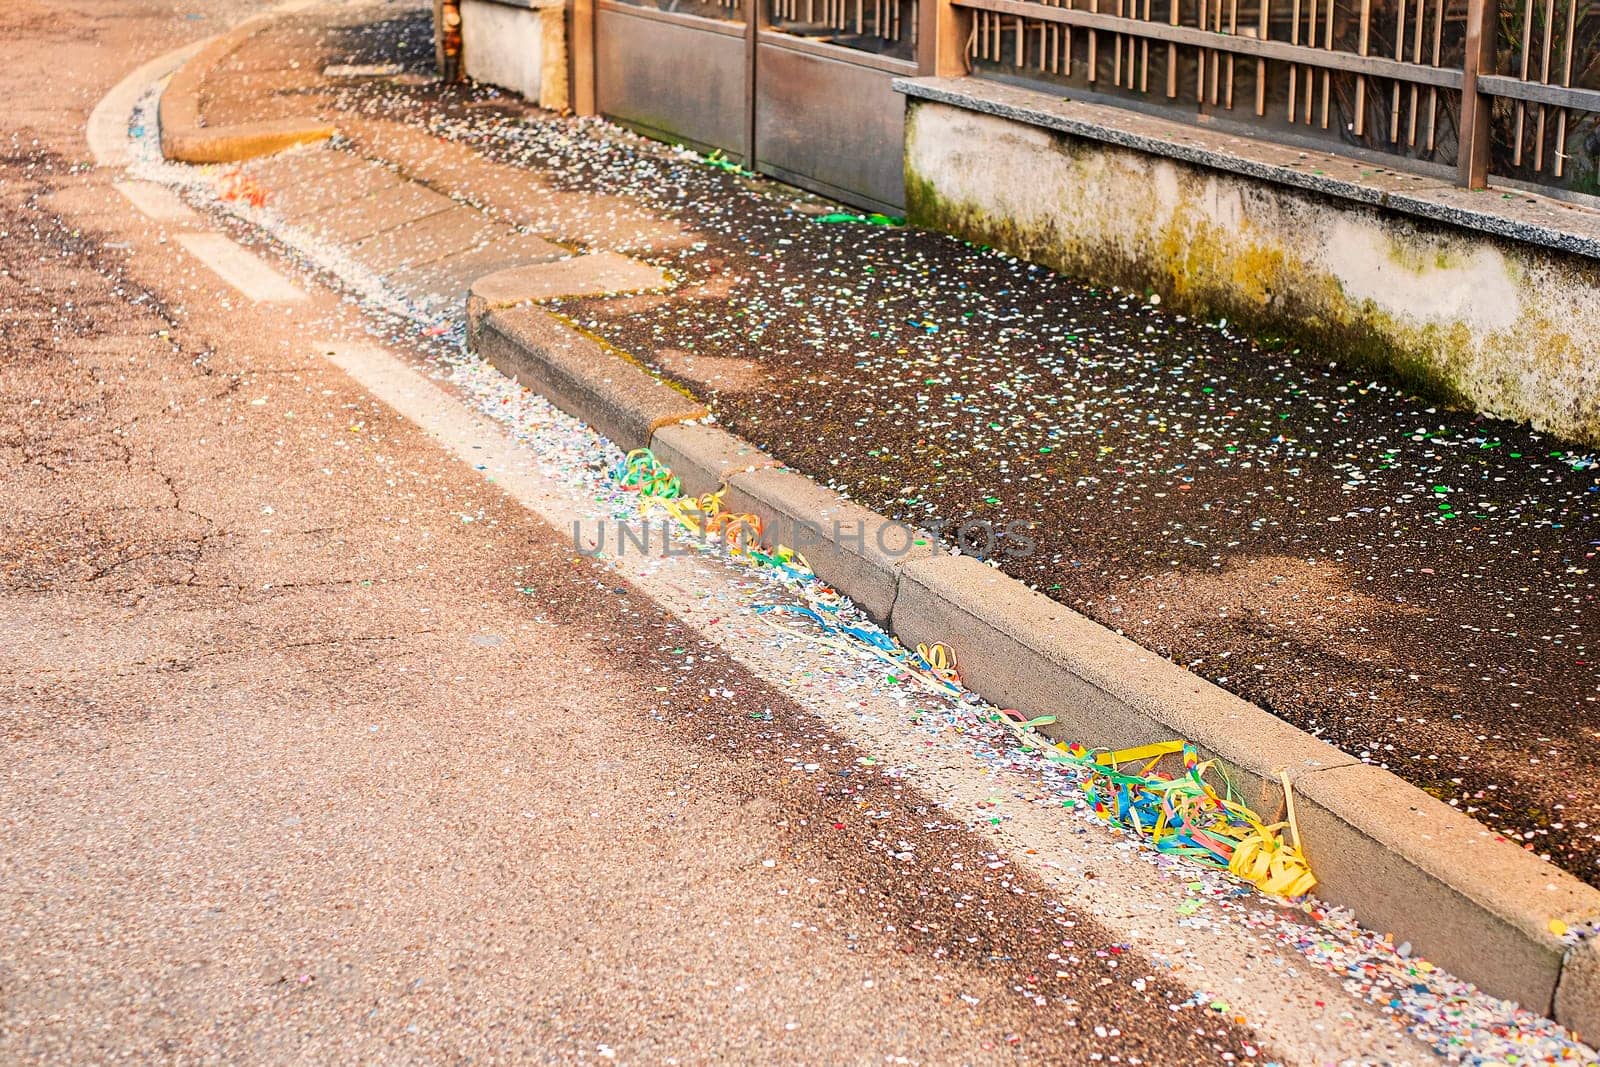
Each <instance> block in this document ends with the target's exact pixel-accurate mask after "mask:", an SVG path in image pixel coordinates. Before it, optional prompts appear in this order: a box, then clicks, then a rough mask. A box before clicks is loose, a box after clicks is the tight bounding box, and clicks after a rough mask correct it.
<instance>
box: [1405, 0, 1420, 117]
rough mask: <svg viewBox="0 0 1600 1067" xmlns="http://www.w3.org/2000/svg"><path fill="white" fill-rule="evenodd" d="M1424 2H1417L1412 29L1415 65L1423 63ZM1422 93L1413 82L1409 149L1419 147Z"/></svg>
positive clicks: (1412, 53)
mask: <svg viewBox="0 0 1600 1067" xmlns="http://www.w3.org/2000/svg"><path fill="white" fill-rule="evenodd" d="M1402 2H1404V0H1402ZM1424 2H1425V0H1417V17H1416V18H1414V19H1412V22H1413V23H1414V24H1415V25H1414V26H1413V27H1412V33H1411V62H1413V63H1420V62H1422V17H1423V10H1422V5H1423V3H1424ZM1420 91H1421V88H1420V87H1419V86H1418V85H1417V83H1416V82H1412V83H1411V114H1410V116H1409V126H1408V128H1407V132H1406V147H1408V148H1415V147H1417V94H1418V93H1419V92H1420Z"/></svg>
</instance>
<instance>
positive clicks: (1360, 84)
mask: <svg viewBox="0 0 1600 1067" xmlns="http://www.w3.org/2000/svg"><path fill="white" fill-rule="evenodd" d="M1467 2H1468V4H1469V5H1470V4H1471V3H1472V2H1473V0H1467ZM1358 33H1359V35H1360V36H1359V38H1358V40H1357V42H1356V52H1357V54H1359V55H1363V56H1364V55H1366V54H1367V48H1368V46H1369V44H1370V43H1371V40H1372V0H1361V26H1360V28H1359V30H1358ZM1366 132H1367V76H1366V75H1365V74H1357V75H1356V122H1355V133H1356V136H1357V137H1362V136H1365V135H1366Z"/></svg>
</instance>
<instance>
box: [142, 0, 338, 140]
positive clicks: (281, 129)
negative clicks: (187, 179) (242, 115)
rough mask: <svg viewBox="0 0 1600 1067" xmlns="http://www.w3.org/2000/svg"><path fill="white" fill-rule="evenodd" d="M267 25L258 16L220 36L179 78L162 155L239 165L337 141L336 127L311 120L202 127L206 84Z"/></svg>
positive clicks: (164, 107)
mask: <svg viewBox="0 0 1600 1067" xmlns="http://www.w3.org/2000/svg"><path fill="white" fill-rule="evenodd" d="M267 21H268V19H267V18H266V17H265V16H258V17H256V18H253V19H247V20H245V21H244V22H242V23H240V24H239V25H238V26H235V27H234V28H233V29H231V30H229V31H228V32H227V33H223V34H219V35H218V36H217V37H215V38H214V39H213V40H212V41H211V42H210V43H209V44H207V45H206V46H205V47H204V48H202V49H200V51H198V52H196V53H195V54H194V56H193V57H191V58H190V59H189V60H188V61H187V62H185V63H184V64H183V66H181V67H179V68H178V69H177V70H176V71H175V72H174V73H173V75H172V80H171V81H169V82H167V87H166V88H165V89H164V90H162V93H161V105H160V108H159V110H158V112H157V116H158V119H159V122H160V126H161V154H162V155H163V156H165V157H166V158H167V159H171V160H176V161H178V162H180V163H236V162H238V161H240V160H244V159H253V158H255V157H256V156H264V155H270V154H271V153H273V152H281V151H282V150H283V149H285V148H293V147H294V146H296V145H303V144H314V143H316V142H318V141H326V140H327V139H328V138H330V137H332V136H333V135H334V133H335V132H336V131H335V130H334V128H333V127H332V126H330V125H328V124H327V123H325V122H320V121H318V120H316V119H310V118H285V119H276V120H273V121H270V122H242V123H238V124H236V125H232V126H204V125H201V120H200V83H201V81H202V80H204V78H205V76H206V75H207V74H208V73H210V72H211V70H212V69H213V68H215V67H216V66H217V64H219V63H221V62H222V61H223V60H224V59H226V58H228V56H230V55H232V54H233V52H234V50H236V49H237V48H238V47H239V46H240V45H242V44H244V42H245V41H246V40H248V39H249V38H250V36H251V35H252V34H254V33H257V32H258V31H260V30H261V29H263V28H264V27H265V26H266V24H267Z"/></svg>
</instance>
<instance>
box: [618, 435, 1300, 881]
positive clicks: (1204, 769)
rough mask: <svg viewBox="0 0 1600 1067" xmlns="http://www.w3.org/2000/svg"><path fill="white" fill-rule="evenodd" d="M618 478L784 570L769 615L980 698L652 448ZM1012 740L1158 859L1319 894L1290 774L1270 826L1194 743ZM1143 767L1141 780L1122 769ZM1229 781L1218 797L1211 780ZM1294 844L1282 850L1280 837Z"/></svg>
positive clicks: (649, 506)
mask: <svg viewBox="0 0 1600 1067" xmlns="http://www.w3.org/2000/svg"><path fill="white" fill-rule="evenodd" d="M611 477H612V480H613V481H614V482H616V484H618V485H619V486H622V487H623V488H625V489H629V490H632V491H634V492H636V493H638V494H639V508H640V513H641V514H644V515H648V514H650V513H651V512H652V511H656V510H660V511H665V512H666V513H667V514H669V515H670V516H671V517H672V518H673V519H675V520H676V521H677V522H678V523H679V525H681V526H682V527H683V528H684V529H685V530H687V531H688V532H689V533H691V534H693V535H695V536H696V537H699V538H701V539H705V538H707V537H710V536H718V537H721V538H722V539H723V542H724V547H725V549H726V550H727V551H728V553H729V554H730V555H731V556H732V557H733V558H735V559H740V560H744V561H746V562H749V563H751V564H754V565H757V566H763V567H770V568H774V569H776V570H778V571H780V572H782V573H783V574H784V576H785V578H786V580H787V582H788V584H790V585H791V588H792V589H793V590H794V592H796V593H798V594H799V595H800V596H801V597H802V598H803V599H804V601H805V604H804V605H768V606H765V607H763V608H758V609H757V610H758V611H761V612H762V613H763V614H772V613H783V614H788V615H790V616H793V617H798V618H802V619H805V620H807V621H809V622H811V623H814V624H815V625H816V626H817V627H818V628H819V629H820V630H821V631H822V634H823V636H824V638H825V639H826V640H827V641H828V642H829V643H832V644H839V645H846V646H848V645H850V644H852V643H853V644H854V645H855V646H856V647H858V648H860V649H862V650H863V651H865V652H866V653H868V654H869V655H872V656H874V657H876V658H878V659H881V660H883V661H884V662H886V663H887V664H889V665H890V666H891V667H894V668H897V669H899V670H901V671H903V672H905V673H906V675H908V676H909V677H912V678H915V679H916V680H917V681H918V682H919V683H921V684H922V685H923V686H925V687H926V688H928V689H929V690H931V691H932V692H935V693H944V694H946V695H949V696H954V697H958V698H960V699H963V700H966V701H969V702H974V703H976V702H979V701H980V700H981V698H980V697H978V696H977V694H975V693H970V692H969V691H967V690H965V689H964V688H963V687H962V686H961V680H960V674H959V672H958V670H957V668H956V663H955V656H954V654H953V653H952V652H951V651H950V649H949V648H948V646H945V645H942V644H939V645H932V646H929V645H919V646H918V647H917V648H916V649H915V650H912V649H907V648H906V647H905V646H903V645H902V644H901V643H900V642H899V641H898V640H897V639H895V638H894V637H893V636H891V635H889V634H886V633H884V632H883V631H882V630H881V629H878V628H876V627H865V626H859V625H854V624H852V623H851V622H849V621H847V618H845V617H842V616H846V615H847V613H848V609H849V607H850V601H849V598H847V597H844V596H842V595H840V594H839V592H838V591H837V590H835V589H833V588H832V587H831V586H829V585H827V584H826V583H824V582H823V581H822V580H821V579H820V578H818V577H817V575H816V573H815V572H813V571H812V569H811V567H810V565H809V564H807V563H806V561H805V558H804V557H803V556H801V555H799V554H798V553H796V552H794V551H793V550H792V549H790V548H788V547H787V546H784V545H778V546H776V547H775V548H774V549H773V550H772V551H770V552H768V551H765V550H763V548H762V547H761V533H762V529H761V520H760V518H759V517H757V516H755V515H747V514H736V513H731V512H729V511H728V510H726V509H725V508H724V507H723V504H722V497H723V495H724V494H725V493H726V492H727V487H726V486H723V487H722V488H721V489H718V490H717V491H716V492H712V493H707V494H705V495H704V496H700V497H685V496H684V495H683V487H682V483H681V482H680V481H679V479H678V478H677V477H676V476H675V475H673V473H672V471H671V470H670V469H669V468H668V467H667V466H666V465H665V464H663V463H662V462H661V461H660V460H659V459H657V458H656V456H655V454H654V453H653V452H651V450H650V449H648V448H639V449H635V450H633V451H632V452H629V453H628V454H627V456H625V457H624V458H623V461H622V462H621V463H620V464H618V465H617V466H616V467H615V468H614V469H613V471H612V474H611ZM994 714H995V715H997V716H998V717H999V718H1000V719H1001V720H1003V721H1004V722H1005V723H1006V724H1007V725H1008V726H1010V727H1011V728H1012V730H1013V731H1014V732H1015V733H1016V735H1017V738H1018V740H1019V741H1021V742H1022V744H1023V745H1024V747H1026V748H1034V749H1038V750H1039V751H1041V752H1043V753H1044V755H1045V758H1046V759H1048V760H1050V761H1051V762H1052V763H1059V764H1065V765H1068V766H1070V767H1072V768H1073V769H1074V770H1075V771H1076V772H1077V774H1078V776H1079V780H1080V781H1081V783H1082V787H1083V792H1084V796H1085V798H1086V799H1087V800H1088V802H1089V806H1090V808H1091V810H1092V811H1093V812H1094V814H1095V815H1096V817H1098V818H1099V819H1101V820H1102V821H1104V822H1106V823H1108V824H1110V825H1114V826H1118V827H1121V828H1122V829H1124V830H1128V831H1131V832H1132V833H1134V834H1135V835H1137V836H1138V837H1139V838H1141V839H1143V840H1145V841H1147V842H1148V843H1149V844H1150V845H1151V846H1153V847H1154V848H1155V849H1157V850H1158V851H1160V852H1165V853H1169V854H1172V855H1176V856H1180V857H1182V858H1184V859H1186V860H1189V861H1191V862H1194V863H1199V864H1204V865H1206V866H1211V867H1216V868H1219V869H1222V870H1226V871H1228V872H1229V873H1231V874H1233V875H1234V876H1235V877H1238V878H1242V879H1243V880H1245V881H1247V882H1250V883H1251V884H1253V885H1254V886H1255V887H1256V888H1258V889H1260V890H1261V891H1262V892H1263V893H1266V894H1267V895H1268V896H1273V897H1282V898H1296V897H1302V896H1304V895H1305V894H1307V893H1309V892H1310V891H1311V889H1312V887H1313V886H1315V885H1316V883H1317V880H1316V876H1315V875H1313V874H1312V873H1311V867H1310V865H1309V864H1308V863H1307V862H1306V859H1305V856H1304V854H1303V853H1302V852H1301V851H1300V845H1299V838H1300V832H1299V827H1298V826H1297V825H1296V824H1295V818H1294V793H1293V790H1292V788H1291V787H1290V785H1289V779H1288V776H1287V775H1284V776H1283V779H1282V780H1283V785H1284V795H1285V797H1286V798H1287V806H1288V811H1289V817H1288V819H1287V820H1286V821H1284V822H1278V823H1272V824H1270V825H1269V824H1268V823H1267V822H1266V821H1265V820H1264V819H1262V818H1261V817H1260V816H1259V815H1257V814H1256V813H1255V812H1254V811H1252V810H1250V808H1249V807H1248V806H1246V805H1245V804H1243V803H1242V802H1240V801H1239V799H1238V798H1237V797H1236V796H1235V794H1234V790H1233V785H1232V783H1231V782H1229V781H1228V778H1227V773H1226V772H1225V771H1223V770H1222V769H1221V767H1220V765H1219V764H1217V762H1216V761H1215V760H1202V759H1201V758H1200V755H1199V752H1198V751H1197V750H1196V748H1195V746H1194V745H1193V744H1191V743H1189V742H1188V741H1183V740H1173V741H1164V742H1160V743H1158V744H1154V745H1144V746H1140V747H1138V748H1133V749H1124V750H1120V751H1110V750H1103V749H1101V750H1091V749H1087V748H1085V747H1084V746H1082V745H1077V744H1063V743H1061V742H1050V741H1047V740H1045V739H1044V738H1043V737H1041V736H1040V735H1039V734H1038V733H1036V732H1035V727H1038V726H1044V725H1048V724H1049V723H1052V722H1054V721H1055V719H1054V718H1053V717H1048V716H1047V717H1043V718H1034V719H1027V718H1025V717H1024V716H1023V715H1021V714H1020V713H1019V712H1017V711H1014V710H1009V709H1003V710H1000V711H998V712H995V713H994ZM1172 756H1178V757H1180V758H1181V760H1182V764H1183V767H1182V770H1181V771H1180V772H1178V773H1167V772H1165V771H1163V770H1162V769H1161V767H1160V765H1161V764H1162V763H1163V761H1165V760H1167V758H1168V757H1172ZM1130 763H1142V764H1143V766H1142V767H1141V768H1139V769H1138V770H1137V771H1130V770H1126V769H1124V765H1125V764H1130ZM1213 772H1214V774H1215V776H1216V777H1218V778H1221V780H1222V791H1221V792H1218V790H1217V789H1216V788H1215V787H1214V786H1213V785H1212V784H1211V782H1210V781H1208V779H1207V775H1208V774H1209V773H1213ZM1285 829H1287V830H1288V831H1289V832H1290V835H1291V837H1292V838H1293V841H1292V842H1290V841H1285V840H1284V837H1283V831H1284V830H1285Z"/></svg>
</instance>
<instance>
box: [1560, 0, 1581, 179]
mask: <svg viewBox="0 0 1600 1067" xmlns="http://www.w3.org/2000/svg"><path fill="white" fill-rule="evenodd" d="M1577 11H1578V0H1567V44H1566V50H1565V52H1566V54H1565V58H1564V59H1563V60H1562V62H1561V84H1562V85H1566V86H1570V85H1571V84H1572V36H1573V34H1574V33H1575V32H1576V30H1577V26H1576V21H1575V20H1576V19H1577ZM1566 169H1567V109H1566V108H1562V109H1561V113H1560V116H1559V117H1558V118H1557V119H1556V177H1557V178H1560V177H1562V175H1563V174H1564V173H1565V172H1566Z"/></svg>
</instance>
